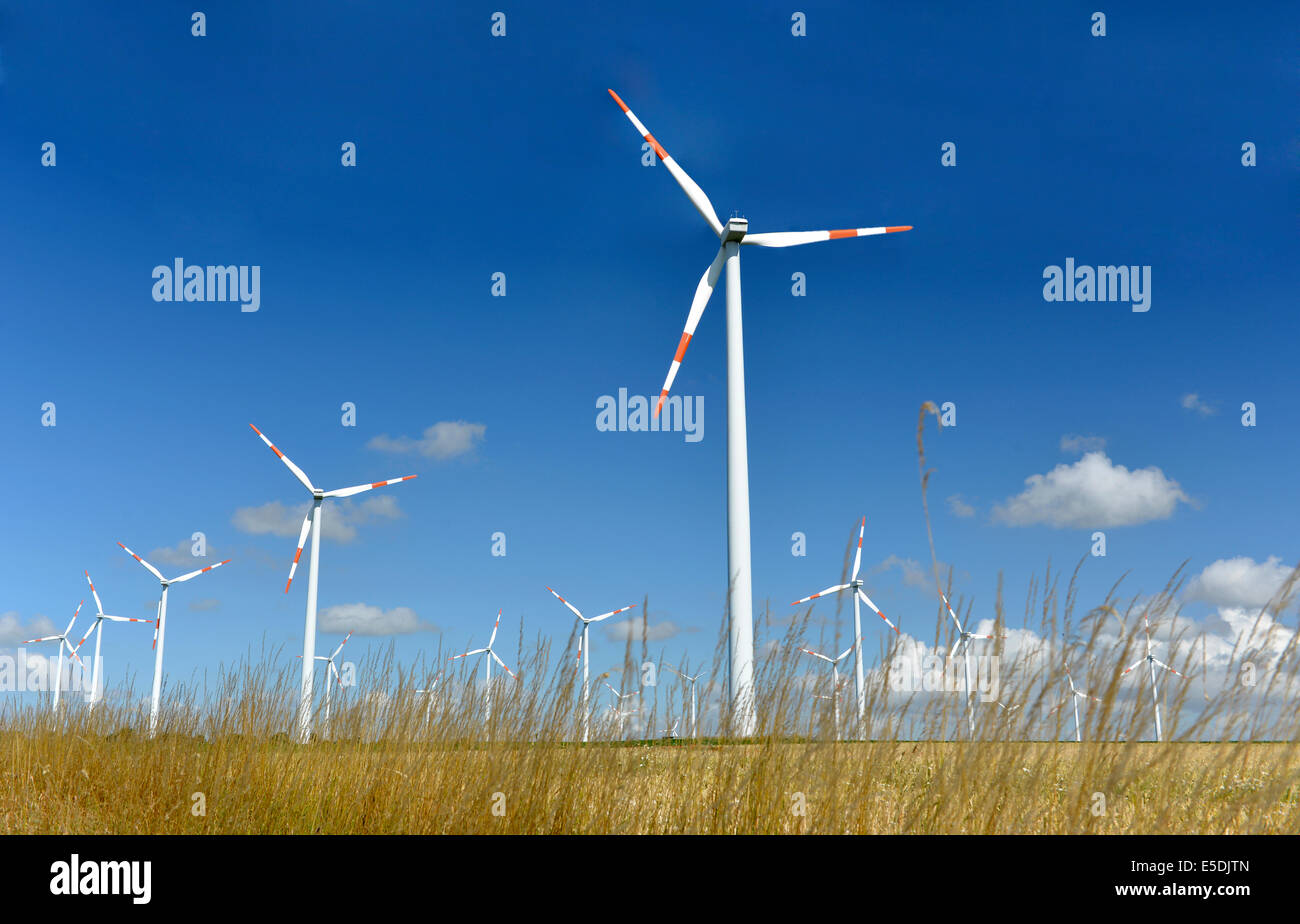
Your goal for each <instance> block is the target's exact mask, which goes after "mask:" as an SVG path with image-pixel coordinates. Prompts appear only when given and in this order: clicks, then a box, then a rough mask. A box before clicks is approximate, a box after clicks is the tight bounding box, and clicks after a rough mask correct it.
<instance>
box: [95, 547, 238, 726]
mask: <svg viewBox="0 0 1300 924" xmlns="http://www.w3.org/2000/svg"><path fill="white" fill-rule="evenodd" d="M118 545H119V546H121V547H122V551H124V552H126V554H128V555H130V556H131V557H132V558H134V559H135V560H136V561H138V562H139V563H140V564H142V565H144V566H145V568H146V569H147V570H148V572H149V573H150V574H152V575H153V576H154V577H156V578H157V579H158V583H159V584H161V585H162V596H160V597H159V598H158V618H157V619H156V620H155V621H154V630H153V697H152V700H151V702H150V706H149V737H151V738H152V737H153V736H154V735H155V734H156V733H157V731H158V711H159V709H161V708H162V666H163V642H164V641H165V640H166V638H167V588H169V587H170V586H171V585H173V584H183V583H185V582H186V581H188V580H190V579H191V578H196V577H198V576H199V575H200V574H203V573H204V572H205V571H211V570H212V569H213V568H220V567H221V566H222V565H228V564H230V559H229V558H227V559H226V560H225V561H219V562H217V563H216V564H215V565H208V566H207V567H206V568H200V569H199V570H198V571H191V572H190V573H189V574H182V575H181V576H180V577H176V578H172V579H171V580H168V579H167V578H165V577H163V576H162V572H161V571H159V570H158V569H157V568H155V567H154V566H153V565H151V564H149V563H148V562H147V561H145V560H144V559H143V558H141V557H140V556H139V555H137V554H135V553H134V552H132V551H131V550H130V549H128V548H127V547H126V546H124V545H122V543H120V542H119V543H118Z"/></svg>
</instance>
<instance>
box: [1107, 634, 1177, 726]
mask: <svg viewBox="0 0 1300 924" xmlns="http://www.w3.org/2000/svg"><path fill="white" fill-rule="evenodd" d="M1142 628H1143V629H1144V630H1145V632H1146V636H1147V653H1146V654H1145V655H1143V656H1142V657H1141V658H1139V659H1138V660H1137V661H1134V662H1133V664H1131V665H1130V666H1129V667H1127V668H1125V669H1124V674H1127V673H1128V672H1129V671H1131V670H1133V668H1135V667H1138V666H1139V665H1141V664H1146V665H1147V666H1148V667H1149V668H1150V670H1151V704H1152V705H1153V706H1154V707H1155V711H1156V740H1157V741H1159V740H1160V738H1161V728H1160V696H1159V693H1158V692H1157V690H1156V668H1157V667H1158V668H1160V669H1161V670H1166V671H1169V673H1171V674H1174V675H1176V676H1178V677H1182V678H1183V679H1184V680H1186V679H1187V676H1186V675H1185V674H1180V673H1179V672H1178V671H1176V670H1174V669H1173V668H1172V667H1170V666H1169V665H1168V664H1166V663H1165V662H1164V661H1161V660H1159V659H1158V658H1156V656H1155V655H1153V654H1152V653H1151V623H1150V622H1149V621H1148V620H1147V614H1146V613H1145V612H1144V613H1143V614H1142ZM1120 676H1123V674H1121V675H1120Z"/></svg>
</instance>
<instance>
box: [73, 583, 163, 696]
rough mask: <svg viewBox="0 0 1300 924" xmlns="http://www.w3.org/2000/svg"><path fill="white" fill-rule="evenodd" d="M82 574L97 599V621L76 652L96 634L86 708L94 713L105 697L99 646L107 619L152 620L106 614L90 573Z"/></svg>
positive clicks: (117, 620)
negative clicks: (88, 701) (96, 704)
mask: <svg viewBox="0 0 1300 924" xmlns="http://www.w3.org/2000/svg"><path fill="white" fill-rule="evenodd" d="M81 573H82V574H84V575H85V576H86V583H87V584H89V585H90V594H91V596H92V597H94V598H95V621H94V622H92V623H91V624H90V628H89V629H87V630H86V634H85V635H83V636H82V637H81V641H79V642H77V648H76V649H75V650H78V651H79V650H80V649H81V646H82V645H84V644H86V639H88V638H90V633H92V632H94V633H95V662H94V666H93V667H92V668H91V673H92V674H93V677H92V679H91V681H90V690H91V693H90V703H89V705H88V706H87V707H86V708H87V709H89V710H90V711H91V712H93V711H94V710H95V703H97V702H99V700H100V697H101V696H102V695H103V691H102V690H101V689H100V687H99V684H100V677H99V644H100V642H101V641H102V640H103V638H104V620H105V619H107V620H109V621H110V622H151V621H152V620H149V619H135V618H133V617H131V616H110V615H108V614H107V613H105V612H104V604H103V603H101V602H100V600H99V592H98V591H97V590H95V582H94V581H92V580H91V579H90V572H89V571H84V570H83V571H82V572H81Z"/></svg>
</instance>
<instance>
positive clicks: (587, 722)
mask: <svg viewBox="0 0 1300 924" xmlns="http://www.w3.org/2000/svg"><path fill="white" fill-rule="evenodd" d="M546 589H547V590H550V591H551V595H552V596H554V597H555V599H556V600H559V601H560V602H561V603H563V604H564V605H565V606H567V607H568V608H569V611H570V612H572V613H573V615H574V616H577V617H578V621H579V622H581V623H582V638H580V639H579V640H578V661H579V662H580V663H581V664H582V740H583V741H586V740H587V739H588V738H589V737H590V736H591V708H590V707H589V706H588V704H587V703H588V700H589V699H590V698H591V685H590V683H589V681H588V679H587V678H588V674H589V673H590V665H591V651H590V636H589V633H588V631H587V630H588V629H589V628H590V626H591V624H592V623H593V622H600V621H601V620H602V619H609V617H611V616H617V615H618V614H619V613H626V612H627V611H628V610H630V609H634V608H635V607H636V604H635V603H633V604H632V605H631V606H625V607H622V608H621V609H617V610H610V611H609V612H608V613H601V614H600V615H599V616H592V617H591V618H590V619H588V618H587V617H586V616H583V615H582V613H580V612H579V611H578V608H577V607H576V606H574V605H573V604H572V603H570V602H569V601H568V600H565V599H564V598H563V597H561V596H560V595H559V594H557V593H556V592H555V591H553V590H551V588H549V587H547V588H546Z"/></svg>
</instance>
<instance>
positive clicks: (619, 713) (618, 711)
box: [601, 680, 641, 739]
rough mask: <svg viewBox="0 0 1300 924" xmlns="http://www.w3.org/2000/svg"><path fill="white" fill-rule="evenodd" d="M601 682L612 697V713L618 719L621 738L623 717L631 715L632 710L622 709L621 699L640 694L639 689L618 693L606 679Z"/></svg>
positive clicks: (620, 736)
mask: <svg viewBox="0 0 1300 924" xmlns="http://www.w3.org/2000/svg"><path fill="white" fill-rule="evenodd" d="M601 683H603V684H605V687H606V689H608V690H609V692H610V695H611V696H613V697H614V708H613V713H614V715H615V717H617V719H618V737H619V738H620V739H621V738H622V737H623V719H625V718H626V717H628V716H629V715H632V712H633V710H631V709H628V710H624V709H623V700H625V699H631V698H632V697H633V696H640V695H641V691H640V690H633V691H632V692H631V693H620V692H618V690H615V689H614V687H613V686H611V685H610V683H609V681H608V680H602V681H601Z"/></svg>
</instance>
